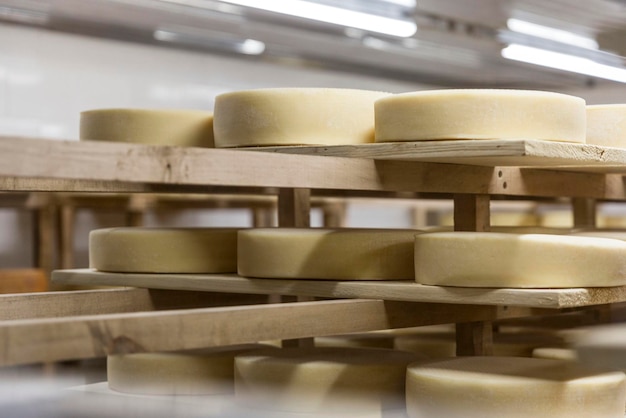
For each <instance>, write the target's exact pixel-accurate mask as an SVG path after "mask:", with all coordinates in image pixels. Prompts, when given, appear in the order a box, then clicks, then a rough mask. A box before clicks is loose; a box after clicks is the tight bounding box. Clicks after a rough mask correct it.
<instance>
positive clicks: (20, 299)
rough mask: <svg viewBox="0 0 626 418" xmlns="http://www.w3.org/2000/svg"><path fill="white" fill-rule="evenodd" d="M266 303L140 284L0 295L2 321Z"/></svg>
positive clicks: (258, 299)
mask: <svg viewBox="0 0 626 418" xmlns="http://www.w3.org/2000/svg"><path fill="white" fill-rule="evenodd" d="M259 303H265V298H264V297H261V296H259V295H245V294H238V295H237V294H223V293H213V292H190V291H184V290H160V289H137V288H129V287H124V288H111V289H97V290H74V291H57V292H45V293H44V292H42V293H26V294H19V295H0V321H6V320H13V319H34V318H53V317H63V316H75V315H98V314H109V313H121V312H140V311H155V310H164V309H179V308H197V307H208V306H230V305H240V304H247V305H250V304H259Z"/></svg>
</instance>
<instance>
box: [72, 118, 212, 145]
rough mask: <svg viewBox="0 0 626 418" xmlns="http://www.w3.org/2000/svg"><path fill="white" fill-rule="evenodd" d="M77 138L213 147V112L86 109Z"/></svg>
mask: <svg viewBox="0 0 626 418" xmlns="http://www.w3.org/2000/svg"><path fill="white" fill-rule="evenodd" d="M80 139H81V140H96V141H109V142H131V143H137V144H150V145H171V146H188V147H214V146H215V144H214V139H213V113H212V112H206V111H202V110H178V109H174V110H158V109H96V110H88V111H85V112H81V114H80Z"/></svg>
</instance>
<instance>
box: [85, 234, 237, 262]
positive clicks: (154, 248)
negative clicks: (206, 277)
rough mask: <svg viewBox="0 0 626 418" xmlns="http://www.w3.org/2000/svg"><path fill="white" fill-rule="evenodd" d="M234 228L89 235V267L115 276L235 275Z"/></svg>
mask: <svg viewBox="0 0 626 418" xmlns="http://www.w3.org/2000/svg"><path fill="white" fill-rule="evenodd" d="M238 230H239V229H237V228H140V227H127V228H124V227H122V228H105V229H96V230H94V231H91V233H90V234H89V264H90V267H91V268H93V269H96V270H100V271H110V272H118V273H235V272H236V271H237V232H238Z"/></svg>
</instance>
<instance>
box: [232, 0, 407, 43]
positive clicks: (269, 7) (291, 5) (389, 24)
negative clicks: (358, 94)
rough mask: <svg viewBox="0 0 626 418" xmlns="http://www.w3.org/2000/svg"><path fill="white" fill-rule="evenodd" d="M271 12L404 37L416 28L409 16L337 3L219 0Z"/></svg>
mask: <svg viewBox="0 0 626 418" xmlns="http://www.w3.org/2000/svg"><path fill="white" fill-rule="evenodd" d="M221 1H223V2H225V3H230V4H236V5H238V6H245V7H250V8H254V9H259V10H265V11H268V12H273V13H280V14H284V15H289V16H295V17H300V18H303V19H310V20H317V21H319V22H326V23H331V24H334V25H340V26H347V27H351V28H356V29H362V30H366V31H368V32H376V33H383V34H385V35H392V36H398V37H403V38H408V37H410V36H413V35H414V34H415V32H416V31H417V25H416V23H415V22H413V21H410V20H402V19H395V18H391V17H386V16H380V15H374V14H370V13H363V12H358V11H355V10H349V9H344V8H340V7H334V6H328V5H325V4H320V3H314V2H311V1H304V0H264V1H259V0H221Z"/></svg>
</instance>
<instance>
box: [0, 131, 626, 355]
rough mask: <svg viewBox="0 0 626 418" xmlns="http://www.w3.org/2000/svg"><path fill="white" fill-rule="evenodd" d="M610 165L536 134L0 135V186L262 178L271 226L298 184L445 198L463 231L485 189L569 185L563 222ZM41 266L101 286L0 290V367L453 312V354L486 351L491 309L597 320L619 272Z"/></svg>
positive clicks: (602, 183) (598, 195)
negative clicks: (509, 276) (332, 272)
mask: <svg viewBox="0 0 626 418" xmlns="http://www.w3.org/2000/svg"><path fill="white" fill-rule="evenodd" d="M624 175H626V150H621V149H615V148H603V147H598V146H591V145H581V144H565V143H551V142H543V141H536V140H515V141H498V140H481V141H445V142H444V141H433V142H420V143H394V144H391V143H389V144H371V145H363V146H346V147H342V146H337V147H283V148H267V149H200V148H178V147H163V146H148V145H135V144H120V143H105V142H92V141H58V140H45V139H35V138H19V137H0V191H5V192H33V191H37V192H81V193H111V192H115V193H201V194H212V193H218V192H220V191H224V190H228V192H229V193H232V192H233V191H235V192H240V193H252V194H254V193H267V190H272V191H275V193H277V195H278V219H279V227H280V226H284V227H308V226H309V210H310V198H311V191H312V190H313V191H315V192H319V193H322V194H323V193H324V192H325V191H329V192H331V191H332V192H333V193H335V192H337V193H346V194H348V195H349V194H350V193H358V192H367V193H380V194H381V198H385V196H386V195H385V193H387V192H411V193H433V194H441V195H442V196H445V197H446V198H448V197H450V196H451V198H452V199H453V202H454V224H455V226H454V227H455V229H456V230H465V231H472V230H474V231H483V230H488V229H489V215H490V209H489V202H490V199H491V197H492V196H512V197H525V198H529V199H532V198H546V197H547V198H570V199H571V201H572V205H573V213H574V225H575V226H580V227H583V226H584V227H588V226H594V224H595V203H596V201H599V200H603V201H604V200H608V201H624V200H626V182H625V181H624ZM156 278H158V279H159V280H158V281H157V280H156ZM52 279H53V281H54V282H56V283H60V284H80V285H94V286H111V287H110V288H98V289H94V290H81V291H58V292H47V293H30V294H11V295H0V318H1V321H0V340H1V341H2V344H0V365H2V366H7V365H18V364H28V363H36V362H51V361H59V360H69V359H83V358H91V357H103V356H106V355H108V354H119V353H130V352H151V351H169V350H180V349H192V348H201V347H210V346H220V345H231V344H241V343H249V342H256V341H262V340H275V339H280V340H287V341H286V342H285V344H299V345H307V344H311V337H314V336H323V335H333V334H345V333H350V332H362V331H373V330H380V329H390V328H403V327H412V326H421V325H431V324H443V323H456V324H457V353H458V354H463V355H480V354H489V353H490V352H491V332H492V326H491V325H492V321H495V320H499V319H506V318H516V317H524V316H532V315H539V314H541V315H543V314H552V313H559V312H563V311H564V310H565V311H569V310H577V309H581V310H592V311H593V314H594V315H597V316H598V317H599V321H602V320H606V319H607V317H609V316H610V315H611V307H612V306H615V304H618V303H620V302H624V301H626V286H621V287H612V288H576V289H477V288H445V287H440V286H423V285H419V284H417V283H415V282H413V281H392V282H387V281H385V282H370V281H368V282H364V281H349V282H330V281H322V280H283V279H280V280H278V279H276V280H273V279H272V280H269V279H249V278H245V277H239V276H237V275H224V274H221V275H217V274H215V275H173V274H168V275H158V277H157V276H156V275H150V274H112V273H101V272H95V271H92V270H89V269H81V270H58V271H55V272H53V276H52ZM250 295H272V297H271V298H266V299H265V300H264V301H263V302H267V300H272V301H274V302H279V303H259V298H252V297H250ZM277 296H282V300H281V299H280V298H278V297H277Z"/></svg>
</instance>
